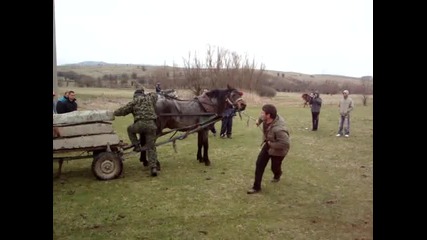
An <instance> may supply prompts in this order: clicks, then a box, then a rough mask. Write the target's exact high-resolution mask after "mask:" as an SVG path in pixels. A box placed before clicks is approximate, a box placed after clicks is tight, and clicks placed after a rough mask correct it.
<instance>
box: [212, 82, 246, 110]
mask: <svg viewBox="0 0 427 240" xmlns="http://www.w3.org/2000/svg"><path fill="white" fill-rule="evenodd" d="M204 94H205V95H206V96H207V97H208V98H209V99H210V101H211V102H212V103H214V105H216V106H215V110H216V111H217V113H218V114H221V113H222V112H223V111H224V110H225V109H227V108H230V107H233V108H235V109H236V110H237V111H243V110H245V108H246V102H245V100H243V98H242V96H243V93H242V92H241V91H239V90H237V89H235V88H232V87H230V86H228V85H227V88H226V89H214V90H211V91H209V92H206V93H204ZM208 105H209V104H208Z"/></svg>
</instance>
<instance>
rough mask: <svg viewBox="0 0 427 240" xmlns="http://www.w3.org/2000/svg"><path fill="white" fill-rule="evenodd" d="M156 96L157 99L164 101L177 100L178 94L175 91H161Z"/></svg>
mask: <svg viewBox="0 0 427 240" xmlns="http://www.w3.org/2000/svg"><path fill="white" fill-rule="evenodd" d="M157 95H158V96H159V99H165V98H176V99H178V93H177V92H176V91H175V89H166V90H162V91H160V92H159V93H157Z"/></svg>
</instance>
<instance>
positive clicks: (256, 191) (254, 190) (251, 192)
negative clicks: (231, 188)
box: [246, 188, 261, 194]
mask: <svg viewBox="0 0 427 240" xmlns="http://www.w3.org/2000/svg"><path fill="white" fill-rule="evenodd" d="M259 192H261V189H260V190H256V189H253V188H251V189H249V190H248V191H247V192H246V193H247V194H254V193H259Z"/></svg>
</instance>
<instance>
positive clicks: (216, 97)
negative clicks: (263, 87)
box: [140, 85, 246, 167]
mask: <svg viewBox="0 0 427 240" xmlns="http://www.w3.org/2000/svg"><path fill="white" fill-rule="evenodd" d="M242 96H243V92H241V91H239V90H237V89H235V88H232V87H230V86H229V85H227V88H226V89H213V90H211V91H208V92H205V93H203V94H201V95H200V96H197V97H195V98H194V99H192V100H181V99H177V98H173V97H167V96H166V97H165V98H162V99H158V100H157V103H156V114H157V116H158V117H157V120H156V123H157V136H158V137H160V136H163V135H165V134H168V132H163V130H164V129H166V128H168V129H171V131H169V132H172V131H179V132H187V133H188V132H189V131H195V132H197V155H196V158H197V160H198V161H199V162H200V163H204V164H205V165H206V166H209V165H210V164H211V162H210V160H209V156H208V149H209V142H208V139H209V138H208V132H209V129H210V127H211V126H212V125H213V124H214V123H215V122H216V121H218V120H220V119H222V114H223V113H224V111H225V110H226V109H227V108H231V107H233V108H235V109H236V111H237V112H240V111H243V110H245V108H246V102H245V100H243V98H242ZM140 140H141V142H140V143H141V146H144V144H145V142H144V138H142V137H141V138H140ZM140 161H141V162H143V164H144V166H147V165H148V162H147V160H146V153H145V151H142V152H141V157H140ZM158 165H159V163H158ZM158 167H159V166H158Z"/></svg>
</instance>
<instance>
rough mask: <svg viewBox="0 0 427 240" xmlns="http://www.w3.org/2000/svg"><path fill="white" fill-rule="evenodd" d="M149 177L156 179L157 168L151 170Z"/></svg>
mask: <svg viewBox="0 0 427 240" xmlns="http://www.w3.org/2000/svg"><path fill="white" fill-rule="evenodd" d="M151 176H152V177H156V176H157V168H156V167H153V168H151Z"/></svg>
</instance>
